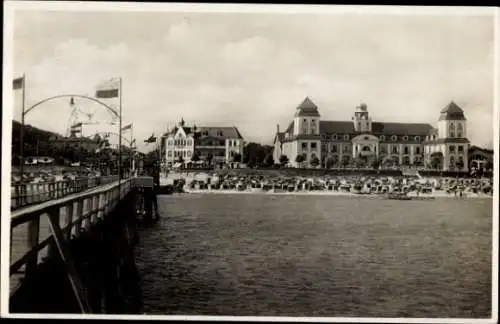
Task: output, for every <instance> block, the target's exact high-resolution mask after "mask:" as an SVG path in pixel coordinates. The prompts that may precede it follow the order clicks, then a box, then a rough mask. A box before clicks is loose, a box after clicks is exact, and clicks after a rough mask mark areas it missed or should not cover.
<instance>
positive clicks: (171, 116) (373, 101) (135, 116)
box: [12, 8, 494, 151]
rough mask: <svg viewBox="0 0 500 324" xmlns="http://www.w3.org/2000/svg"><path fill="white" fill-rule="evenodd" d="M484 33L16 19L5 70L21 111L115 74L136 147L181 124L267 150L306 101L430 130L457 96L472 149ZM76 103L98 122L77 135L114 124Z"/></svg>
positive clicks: (404, 24) (440, 18)
mask: <svg viewBox="0 0 500 324" xmlns="http://www.w3.org/2000/svg"><path fill="white" fill-rule="evenodd" d="M410 10H411V8H410ZM493 24H494V22H493V16H491V15H490V16H479V15H475V16H464V15H460V16H458V15H446V16H445V15H410V14H408V15H389V14H356V13H343V14H338V13H328V14H318V13H317V14H314V13H296V14H290V13H286V14H285V13H283V14H281V13H276V12H274V13H243V12H240V13H229V12H227V13H224V12H223V13H209V12H205V13H203V12H119V11H116V12H112V11H111V12H74V11H73V12H72V11H41V10H37V11H16V13H15V16H14V30H13V33H14V36H13V37H14V41H13V46H14V48H13V51H12V54H13V57H12V62H13V72H14V75H15V76H20V75H22V74H23V73H25V74H26V80H27V85H26V86H27V88H26V102H27V106H30V104H34V103H35V102H37V101H39V100H41V99H43V98H46V97H50V96H54V95H59V94H68V93H69V94H85V95H91V96H92V95H94V93H95V89H96V87H97V86H98V85H99V84H100V83H102V82H104V81H106V80H109V79H110V78H114V77H121V78H122V80H123V83H122V109H123V124H124V125H125V124H128V123H132V122H133V125H134V126H133V134H130V133H127V134H126V136H127V138H128V137H129V136H134V137H135V138H137V142H138V148H139V149H140V150H143V151H147V150H149V149H151V148H150V147H149V148H148V147H147V146H146V144H144V139H146V138H147V137H149V136H150V135H151V134H152V133H153V132H154V133H155V134H160V133H162V132H163V131H165V130H166V129H167V128H168V127H171V126H173V125H174V124H175V123H178V122H179V121H180V119H181V118H183V119H184V120H185V121H186V123H188V124H192V123H195V124H196V125H199V126H204V125H206V126H217V125H219V126H236V127H238V129H239V130H240V132H241V133H242V135H243V136H244V138H245V140H246V141H254V142H260V143H263V144H271V143H272V140H273V136H274V134H275V132H276V127H277V124H279V125H280V128H281V129H285V128H286V127H287V125H288V123H289V122H290V121H291V119H292V118H293V114H294V113H295V109H296V107H297V106H298V105H299V104H300V102H301V101H302V100H303V99H304V98H305V97H306V96H309V97H310V98H311V99H312V101H313V102H315V103H316V104H317V106H318V107H319V111H320V114H321V118H322V120H351V116H352V115H353V113H354V110H355V108H356V106H358V105H359V104H360V103H362V102H364V103H366V104H367V106H368V110H369V112H370V115H371V117H372V118H373V120H374V121H381V122H383V121H386V122H419V123H421V122H424V123H430V124H432V125H436V122H437V120H438V117H439V111H440V110H441V109H442V108H443V107H444V106H446V105H447V104H448V103H449V102H450V101H452V100H453V101H455V102H456V103H457V104H458V105H459V106H460V107H462V108H463V109H464V111H465V114H466V117H467V119H468V135H469V136H468V137H469V139H470V140H471V142H472V144H474V145H479V146H486V147H492V146H493V130H492V117H493V46H494V45H493V41H494V34H493ZM15 96H17V97H15V98H16V99H15V100H16V101H15V102H16V104H15V108H14V118H15V119H17V120H19V116H20V107H21V105H20V99H19V98H20V97H19V92H16V93H15ZM106 103H107V104H109V105H112V106H114V107H118V100H117V99H110V100H107V101H106ZM75 105H76V106H77V109H78V111H80V112H81V113H78V114H77V115H78V116H77V117H73V119H74V120H75V119H79V120H82V119H84V116H85V113H89V114H93V115H92V116H93V117H91V118H90V120H91V121H94V122H96V121H99V122H100V123H101V124H98V125H94V126H92V127H91V126H89V127H87V128H85V129H84V134H85V135H91V134H92V133H95V132H96V131H98V130H99V131H107V130H110V131H113V130H116V129H117V127H116V126H113V125H109V122H111V121H112V118H111V115H110V114H109V113H108V112H107V111H106V109H103V108H102V107H101V106H99V105H97V104H95V103H92V102H89V101H85V100H81V99H76V100H75ZM71 113H72V109H71V107H70V106H69V99H68V98H63V99H58V100H54V101H51V102H48V103H46V104H43V105H40V106H38V108H37V109H35V110H33V111H32V112H31V113H29V114H28V115H27V116H26V123H28V124H32V125H34V126H37V127H41V128H44V129H48V130H51V131H56V132H59V133H61V134H65V133H66V130H67V128H68V125H69V123H70V120H71V115H72V114H71ZM85 118H88V117H85ZM106 123H108V124H106Z"/></svg>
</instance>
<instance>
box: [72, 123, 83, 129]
mask: <svg viewBox="0 0 500 324" xmlns="http://www.w3.org/2000/svg"><path fill="white" fill-rule="evenodd" d="M82 125H83V123H76V124H73V125H72V126H71V129H76V128H82Z"/></svg>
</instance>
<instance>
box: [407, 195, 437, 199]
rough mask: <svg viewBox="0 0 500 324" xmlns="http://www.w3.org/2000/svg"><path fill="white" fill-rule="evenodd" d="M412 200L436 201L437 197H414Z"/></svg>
mask: <svg viewBox="0 0 500 324" xmlns="http://www.w3.org/2000/svg"><path fill="white" fill-rule="evenodd" d="M410 198H411V200H434V199H436V197H422V196H413V197H410Z"/></svg>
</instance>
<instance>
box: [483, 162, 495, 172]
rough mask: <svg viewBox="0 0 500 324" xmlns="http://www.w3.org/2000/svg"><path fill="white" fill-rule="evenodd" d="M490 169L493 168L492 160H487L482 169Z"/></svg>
mask: <svg viewBox="0 0 500 324" xmlns="http://www.w3.org/2000/svg"><path fill="white" fill-rule="evenodd" d="M491 169H493V162H492V161H491V160H487V161H486V163H485V164H484V170H485V171H489V170H491Z"/></svg>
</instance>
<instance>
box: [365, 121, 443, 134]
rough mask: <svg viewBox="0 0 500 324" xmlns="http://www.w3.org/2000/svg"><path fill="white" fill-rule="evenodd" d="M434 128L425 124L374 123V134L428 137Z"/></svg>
mask: <svg viewBox="0 0 500 324" xmlns="http://www.w3.org/2000/svg"><path fill="white" fill-rule="evenodd" d="M432 129H433V127H432V126H431V125H430V124H425V123H377V122H375V123H372V133H374V134H380V135H420V136H426V135H428V134H429V133H430V132H431V131H432Z"/></svg>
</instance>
